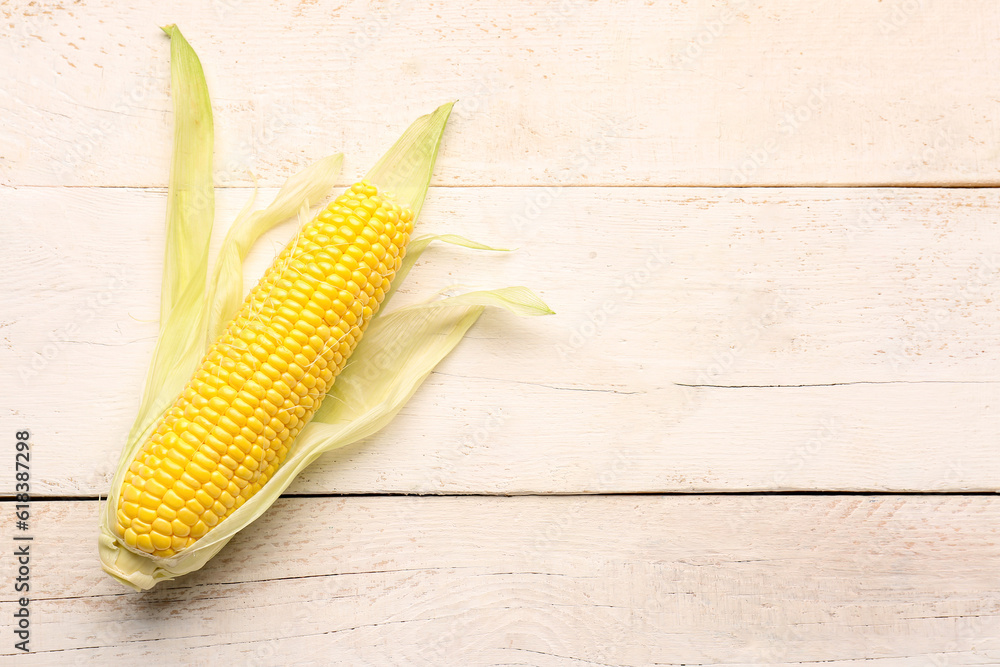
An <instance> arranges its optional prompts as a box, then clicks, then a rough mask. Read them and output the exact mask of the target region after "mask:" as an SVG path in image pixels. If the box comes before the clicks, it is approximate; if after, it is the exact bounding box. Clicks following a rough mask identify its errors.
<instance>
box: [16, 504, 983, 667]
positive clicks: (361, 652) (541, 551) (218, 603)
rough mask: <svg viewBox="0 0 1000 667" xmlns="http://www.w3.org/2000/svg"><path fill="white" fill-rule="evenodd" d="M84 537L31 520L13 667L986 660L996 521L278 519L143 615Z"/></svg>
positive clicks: (73, 507) (476, 508)
mask: <svg viewBox="0 0 1000 667" xmlns="http://www.w3.org/2000/svg"><path fill="white" fill-rule="evenodd" d="M8 504H9V503H3V504H2V506H3V507H2V508H3V509H4V511H5V512H6V511H7V510H8V507H7V505H8ZM96 515H97V503H95V502H59V503H51V502H38V503H36V504H35V516H34V519H33V525H34V528H33V535H34V537H35V540H34V542H33V543H32V547H31V548H32V549H33V554H34V556H33V559H32V565H31V567H32V570H31V575H30V576H31V582H32V585H33V587H32V600H31V602H30V609H31V618H32V623H33V625H32V635H31V637H32V639H31V646H32V649H33V650H34V651H35V652H36V653H35V654H34V655H32V656H24V657H22V658H21V660H20V661H19V662H18V664H25V665H32V664H78V663H87V664H114V663H118V662H121V661H126V660H130V661H139V660H142V661H144V662H150V663H154V664H155V663H167V664H192V663H201V662H203V661H204V660H206V656H211V657H212V661H213V662H221V663H224V664H245V665H252V664H257V665H273V664H278V663H280V664H331V662H332V663H335V664H373V665H388V664H393V665H395V664H399V665H425V664H426V665H442V664H448V665H452V664H454V665H510V664H520V665H539V666H543V665H544V666H553V665H557V666H559V667H563V666H568V665H592V664H601V665H604V664H611V665H628V666H631V665H652V664H663V665H682V664H688V665H690V664H699V665H763V664H766V665H812V664H816V663H823V664H832V665H837V666H840V665H856V664H862V662H864V664H884V665H893V666H894V667H911V666H912V667H916V666H918V665H920V666H923V665H939V664H941V665H945V664H946V665H987V664H991V663H992V662H993V661H994V660H995V658H996V656H997V655H1000V639H998V637H1000V594H998V593H997V591H998V589H1000V575H998V574H997V572H998V568H997V567H996V564H997V562H998V559H1000V547H998V543H1000V527H998V526H1000V500H998V499H997V498H994V497H988V496H978V497H965V498H959V497H899V496H888V497H886V496H882V497H858V496H850V497H837V496H812V497H810V496H770V497H748V496H730V497H690V496H673V497H669V496H668V497H655V496H642V497H624V496H623V497H608V496H604V497H548V498H538V497H519V498H482V497H467V498H456V497H445V498H385V497H382V498H347V499H319V498H309V499H285V500H282V501H280V502H279V503H278V504H277V505H276V506H275V507H274V508H272V510H271V511H270V512H269V513H268V514H267V515H266V516H265V517H264V518H263V519H261V520H260V521H259V522H258V523H257V524H255V525H254V526H252V527H251V528H250V529H248V530H246V531H245V532H244V533H243V534H241V535H240V536H238V537H237V539H236V540H234V542H233V543H231V544H230V546H228V547H227V548H226V549H225V550H224V551H223V552H222V553H221V554H220V555H219V556H218V557H217V558H216V559H215V560H214V561H213V562H212V563H210V564H209V565H208V566H207V567H206V568H205V569H204V570H202V571H200V572H198V573H195V574H193V575H191V576H189V577H187V578H184V579H182V580H179V581H175V582H170V583H167V584H165V585H162V586H161V587H158V588H157V589H156V590H154V591H152V592H150V593H146V594H138V593H132V592H126V589H124V588H123V587H122V586H121V585H119V584H118V583H116V582H114V581H113V580H111V579H110V578H109V577H107V576H106V575H104V574H103V573H102V572H101V571H100V569H99V567H98V566H97V562H96V556H95V550H94V540H95V539H96V538H95V529H96ZM4 526H5V527H4V529H3V530H4V538H5V540H7V541H8V543H9V539H10V535H9V531H10V530H11V528H10V523H9V522H5V524H4ZM0 590H2V592H0V601H2V602H3V603H4V606H5V607H6V609H8V610H10V609H11V608H12V607H11V605H10V602H11V601H12V599H13V593H12V592H11V591H10V588H9V586H3V587H2V589H0ZM12 652H13V648H12V646H11V642H10V641H5V642H3V643H2V644H0V655H9V654H11V653H12ZM865 661H867V662H865Z"/></svg>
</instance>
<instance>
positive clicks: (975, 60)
mask: <svg viewBox="0 0 1000 667" xmlns="http://www.w3.org/2000/svg"><path fill="white" fill-rule="evenodd" d="M146 5H147V3H139V2H112V0H104V1H103V2H102V1H100V0H82V1H79V0H78V1H77V2H69V1H68V0H65V1H64V2H62V3H54V2H47V1H45V0H37V1H35V2H24V1H21V0H18V1H15V2H5V3H3V4H0V14H2V16H0V118H2V122H0V215H2V222H0V234H2V236H0V243H2V245H0V247H2V248H3V250H4V262H3V269H2V271H0V294H2V297H0V304H2V307H0V424H2V426H0V428H2V429H4V431H3V432H4V433H5V434H6V435H5V436H0V440H2V439H3V438H6V441H7V442H8V443H9V446H8V447H7V449H6V450H5V451H7V452H8V454H7V456H9V459H10V461H11V462H12V460H13V446H12V443H13V434H14V432H15V431H16V430H19V429H23V428H29V429H31V431H32V434H33V441H34V446H35V448H34V451H33V475H34V480H33V481H34V490H35V493H36V500H35V502H34V511H35V516H34V518H33V525H34V535H35V539H36V542H35V553H36V558H35V560H34V562H33V564H32V565H33V571H32V574H33V585H34V587H33V590H32V602H31V605H32V606H31V609H32V619H33V623H34V625H33V635H32V647H33V649H34V653H33V655H30V656H18V657H17V658H16V662H17V664H21V663H22V662H23V663H24V664H26V665H27V664H38V665H66V664H97V665H107V664H117V663H119V662H124V661H132V662H137V661H139V660H142V661H145V662H150V663H155V664H164V665H172V664H199V665H200V664H209V663H217V662H219V661H227V662H229V663H231V664H254V665H284V664H315V665H327V664H338V665H339V664H343V665H418V664H427V665H538V666H545V667H549V666H552V667H569V666H571V665H572V666H578V665H579V666H584V665H615V666H637V665H653V664H656V665H682V664H688V665H690V664H698V665H705V666H708V665H813V664H818V663H822V664H824V665H831V666H836V667H841V666H845V665H860V664H864V665H880V666H882V665H885V666H896V665H900V666H905V667H910V666H914V667H916V666H918V665H919V666H924V665H927V666H934V667H940V666H942V665H956V666H957V665H962V666H966V665H996V664H1000V592H998V591H1000V499H997V498H996V497H995V496H994V495H993V492H995V491H997V490H998V489H1000V456H998V454H1000V447H998V445H1000V442H998V440H1000V435H998V433H1000V382H998V379H997V378H998V376H1000V346H998V345H997V340H998V336H1000V318H998V317H997V314H996V312H997V304H998V302H1000V287H998V278H1000V228H998V220H1000V215H998V214H1000V189H994V187H995V186H997V185H998V183H1000V127H998V121H1000V77H997V75H996V73H997V72H998V71H1000V4H997V3H995V2H992V1H991V0H966V1H965V2H957V1H956V0H882V1H881V2H877V1H876V0H841V1H837V2H834V1H833V0H826V1H820V2H813V3H802V2H797V1H794V0H772V1H769V2H766V1H764V0H755V1H751V0H729V1H726V0H716V1H714V2H711V1H709V0H705V1H700V2H682V1H676V2H660V1H656V2H640V1H636V0H618V1H614V2H603V1H593V0H562V1H561V2H553V3H513V2H498V1H497V0H483V1H481V2H475V1H473V2H463V3H441V2H419V3H418V2H408V1H406V0H402V1H399V2H393V1H391V0H390V1H388V2H360V1H355V0H343V1H342V2H338V3H329V2H324V1H323V0H312V1H310V0H303V1H302V2H295V1H293V0H278V1H264V0H259V1H258V0H212V1H211V2H209V3H205V2H194V1H191V2H185V3H162V4H160V5H157V6H156V8H150V7H148V6H146ZM167 23H177V24H178V25H179V26H180V27H181V29H182V30H183V31H184V34H185V35H186V37H187V38H188V40H189V41H190V42H191V44H192V45H193V46H194V48H195V49H196V50H197V51H198V53H199V55H200V57H201V60H202V62H203V64H204V67H205V71H206V76H207V79H208V83H209V87H210V91H211V95H212V100H213V108H214V110H215V120H216V136H217V138H216V166H217V173H216V181H217V183H218V184H219V185H220V186H222V189H220V191H219V194H218V202H217V222H216V232H217V233H216V237H217V238H216V244H217V243H218V242H219V241H220V240H221V237H222V236H223V234H224V232H225V227H226V225H227V224H228V222H229V221H231V220H232V218H233V216H234V215H235V213H236V212H237V211H238V210H239V209H240V208H241V207H242V206H243V204H244V202H245V201H246V199H247V197H248V196H249V193H250V189H251V186H252V183H253V181H252V177H251V175H250V174H251V173H252V174H253V175H255V176H256V177H257V179H258V182H259V183H260V185H261V186H262V189H261V195H262V197H264V198H266V197H267V196H269V195H272V194H273V193H274V192H275V188H276V186H278V185H280V183H281V182H282V181H283V180H284V178H286V177H287V176H288V175H289V174H290V173H291V172H293V171H294V170H297V169H299V168H301V167H303V166H305V165H306V164H308V163H309V162H310V161H312V160H314V159H316V158H319V157H321V156H323V155H327V154H329V153H332V152H336V151H341V150H342V151H344V152H345V153H347V160H346V162H345V172H344V176H343V179H344V182H345V183H346V182H348V181H349V180H350V179H353V178H356V177H357V176H359V175H361V174H363V173H364V172H365V171H366V170H367V168H368V167H369V166H370V165H371V164H372V163H373V162H374V160H375V159H377V157H378V156H379V155H380V153H381V152H382V151H383V150H384V149H385V148H386V147H388V146H389V145H390V144H391V142H392V141H393V140H394V139H395V138H396V136H398V134H399V133H400V132H401V131H402V129H403V128H405V126H406V125H407V124H408V123H409V122H410V121H411V120H412V119H413V118H415V117H416V116H418V115H420V114H422V113H426V112H428V111H429V110H431V109H432V108H434V107H435V106H437V105H438V104H440V103H443V102H445V101H447V100H450V99H455V98H457V99H459V100H460V101H459V103H458V104H457V105H456V108H455V112H454V114H453V116H452V120H451V123H450V125H449V128H448V130H447V134H446V136H445V141H444V145H443V149H442V151H441V156H440V159H439V162H438V167H437V170H436V172H435V177H434V180H433V186H434V187H432V189H431V191H430V193H429V195H428V200H427V205H426V207H425V209H424V212H423V214H422V216H421V221H420V227H421V229H422V230H423V231H425V232H437V231H450V232H455V233H460V234H464V235H466V236H469V237H471V238H475V239H477V240H481V241H484V242H489V243H493V244H496V245H508V246H516V247H518V248H519V249H518V250H517V251H516V252H514V253H512V254H510V255H509V256H502V257H498V256H483V255H476V254H472V253H470V252H468V251H464V250H461V251H460V250H456V249H451V248H439V249H435V250H433V251H431V252H429V253H428V254H427V255H426V256H425V257H426V259H425V260H423V261H422V262H421V263H420V265H419V266H418V268H417V270H416V271H414V273H413V274H411V276H410V279H409V280H408V281H407V283H406V285H405V287H404V288H403V291H402V292H401V295H400V298H401V300H406V299H411V300H415V299H417V298H419V297H421V296H422V295H426V294H428V293H431V292H433V291H435V290H437V289H440V288H442V287H444V286H447V285H449V284H453V283H456V282H460V283H462V284H464V285H469V286H502V285H506V284H528V285H530V286H532V287H534V288H535V289H537V291H538V292H539V293H540V294H542V296H543V297H544V298H545V299H546V301H547V302H548V303H549V304H550V305H551V306H552V307H553V308H554V309H555V310H556V311H557V312H558V315H557V316H555V317H549V318H539V319H531V320H517V319H515V318H513V317H511V316H509V315H506V314H502V313H488V314H486V315H485V316H484V317H483V318H482V320H481V321H480V322H479V323H478V324H477V325H476V326H475V327H474V328H473V329H472V331H471V332H470V335H469V337H468V339H467V340H466V341H465V342H463V343H462V344H461V345H460V346H459V348H458V349H457V350H456V351H455V353H454V354H453V355H452V356H451V357H449V358H448V359H447V360H446V361H445V362H444V363H443V364H442V365H441V366H440V367H439V368H438V371H437V372H436V373H435V374H434V375H432V376H431V378H430V379H429V380H428V382H427V383H426V385H425V386H424V387H423V388H422V389H421V390H420V391H419V392H418V394H417V395H416V396H415V397H414V399H413V400H412V401H411V403H410V404H409V405H408V406H407V408H406V409H405V410H403V412H402V413H401V414H400V415H399V417H398V418H397V419H396V421H395V422H394V423H393V424H392V425H391V426H390V427H388V428H387V429H385V430H384V431H383V432H381V433H379V434H377V435H376V436H374V437H372V438H370V439H368V440H367V441H365V442H363V443H361V444H360V445H358V446H356V447H353V448H351V449H350V450H348V451H345V452H343V453H341V454H339V455H336V456H328V457H326V458H324V459H321V460H320V461H319V462H317V463H316V464H315V465H314V466H313V468H311V469H310V470H309V471H307V473H306V474H304V475H303V476H302V477H301V478H300V479H299V480H298V481H297V482H296V483H295V484H294V485H293V487H292V488H291V489H290V494H289V496H290V497H288V498H287V499H284V500H282V501H280V502H279V504H278V505H277V506H276V507H275V508H274V510H272V511H271V513H269V514H268V515H267V516H266V517H264V518H263V519H262V520H261V521H259V522H258V523H257V524H255V525H254V526H252V527H251V528H249V529H247V530H246V531H245V532H244V533H242V534H241V535H240V536H239V537H238V538H237V539H236V540H234V541H233V543H232V544H231V545H230V546H228V547H227V548H226V549H225V550H224V552H223V553H222V554H220V556H218V557H217V558H216V559H215V561H213V562H212V563H211V564H210V565H209V566H208V567H207V568H205V569H204V570H203V571H201V572H199V573H196V574H194V575H191V576H189V577H186V578H184V579H181V580H179V581H176V582H171V583H168V584H165V585H162V586H160V587H158V588H157V589H156V590H154V591H153V592H150V593H145V594H137V593H131V592H129V591H127V590H126V589H124V588H122V587H121V586H120V585H119V584H117V583H115V582H114V581H112V580H111V579H110V578H109V577H107V576H106V575H104V574H103V573H102V572H101V571H100V567H99V563H98V560H97V555H96V548H95V546H96V525H97V511H98V507H99V502H98V496H99V495H101V494H104V493H106V491H107V488H108V485H109V481H110V476H111V474H112V470H113V467H114V464H115V459H116V457H117V454H118V451H119V449H120V447H121V445H122V444H123V441H124V437H125V435H126V432H127V429H128V427H129V425H130V423H131V420H132V418H133V417H134V413H135V410H136V407H137V402H138V398H137V397H138V394H139V392H140V390H141V386H142V382H143V377H144V373H145V369H146V366H147V364H148V361H149V357H150V353H151V350H152V346H153V344H154V341H155V334H156V329H157V323H156V321H155V319H156V317H157V313H158V290H159V275H160V271H161V266H162V252H163V241H164V239H163V218H164V211H165V186H166V179H167V174H168V165H169V151H170V146H171V132H172V125H171V106H170V105H171V102H170V97H169V42H168V40H167V38H166V37H165V36H164V35H163V34H162V32H160V30H159V29H158V27H157V26H159V25H163V24H167ZM290 231H291V227H290V226H287V225H286V226H284V227H282V228H279V229H277V230H275V231H274V233H272V234H271V235H270V236H269V237H268V238H267V239H266V240H265V241H264V242H263V243H261V244H260V246H258V248H257V249H256V250H255V252H254V254H253V256H252V261H251V262H250V265H249V267H248V275H249V276H254V275H258V274H259V273H260V271H261V270H262V269H263V268H264V267H265V266H266V265H267V264H268V262H269V261H270V259H271V257H273V254H274V252H275V249H276V248H278V247H279V246H280V245H281V243H282V242H283V241H284V240H285V239H287V238H288V237H289V235H290ZM12 488H13V476H12V465H0V494H3V497H4V498H6V500H3V501H2V502H0V511H2V512H3V520H2V522H0V525H2V526H3V529H2V530H3V533H2V536H0V539H3V543H4V544H10V536H11V533H12V532H13V528H12V525H11V524H12V520H11V515H12V510H13V508H12V504H13V503H12V502H11V501H10V490H11V489H12ZM8 551H10V549H8V548H7V547H0V553H7V552H8ZM0 562H2V563H3V565H2V566H0V618H2V620H0V629H2V632H0V662H5V661H7V660H11V661H13V660H14V659H12V658H10V656H11V655H12V654H14V653H15V651H14V649H13V641H14V640H13V638H12V635H11V632H10V629H9V625H10V620H11V619H10V614H9V613H8V612H12V610H13V605H12V602H13V600H14V599H15V598H16V597H17V596H16V595H15V594H14V593H13V592H12V583H11V582H12V579H13V574H12V573H13V571H14V568H13V563H12V560H11V558H10V557H9V556H5V557H4V558H3V559H2V560H0Z"/></svg>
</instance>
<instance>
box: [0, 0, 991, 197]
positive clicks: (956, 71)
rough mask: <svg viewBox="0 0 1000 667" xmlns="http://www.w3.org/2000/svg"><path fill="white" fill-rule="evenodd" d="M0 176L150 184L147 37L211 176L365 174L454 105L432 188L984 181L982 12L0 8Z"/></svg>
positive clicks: (153, 69)
mask: <svg viewBox="0 0 1000 667" xmlns="http://www.w3.org/2000/svg"><path fill="white" fill-rule="evenodd" d="M0 12H2V20H0V61H2V62H3V63H4V65H5V66H4V67H3V68H2V70H0V113H2V114H3V117H4V131H3V132H2V133H0V182H3V183H6V184H13V185H57V186H62V185H111V186H123V185H128V186H163V185H165V184H166V178H167V173H168V169H167V167H168V158H169V148H170V136H171V135H170V133H171V119H170V113H169V110H170V102H169V97H168V78H169V77H168V57H169V48H168V42H167V40H166V38H165V37H164V36H163V34H162V33H161V32H160V30H159V29H158V28H157V26H159V25H164V24H168V23H177V24H178V25H179V26H181V28H182V30H183V31H184V33H185V35H186V36H187V37H188V39H189V41H190V42H191V43H192V45H194V47H195V49H196V50H197V52H198V53H199V55H200V57H201V59H202V61H203V62H204V64H205V70H206V75H207V78H208V83H209V88H210V90H211V94H212V99H213V100H214V104H213V106H214V109H215V112H216V128H217V133H218V135H217V136H218V139H217V145H216V149H217V176H218V180H219V182H223V183H230V184H238V183H242V184H249V183H250V177H249V175H248V171H251V170H252V171H253V172H254V173H255V174H257V175H258V176H259V177H260V178H261V179H262V181H261V182H262V183H264V184H270V185H277V184H279V183H280V182H281V180H282V179H283V177H284V174H285V173H286V171H287V168H288V165H289V163H291V162H295V163H299V162H301V161H304V160H312V159H316V158H318V157H320V156H323V155H326V154H329V153H331V152H335V151H338V150H343V151H345V152H346V153H347V154H348V157H349V162H348V165H347V173H349V174H351V175H352V177H353V176H356V175H359V174H362V173H364V172H365V171H366V170H367V169H368V167H369V166H370V165H371V164H373V163H374V161H375V160H376V159H377V157H378V156H379V155H380V154H381V152H382V151H383V150H384V149H385V148H386V147H387V146H388V145H389V144H391V142H392V141H393V140H394V139H395V137H396V136H397V135H398V133H399V132H400V131H401V130H402V129H403V128H404V127H406V125H407V124H409V122H410V121H411V120H412V119H413V118H414V117H415V116H417V115H419V114H421V113H427V112H428V111H429V110H431V109H433V108H434V107H436V106H437V105H438V104H441V103H443V102H446V101H448V100H451V99H459V100H460V102H459V105H458V106H457V107H456V112H455V117H454V119H453V120H452V126H451V127H450V128H449V131H448V138H447V141H446V143H445V147H444V150H443V152H442V156H441V160H440V163H439V165H438V168H437V170H436V171H435V176H434V179H435V183H437V184H448V185H534V184H538V185H551V184H556V183H558V184H576V185H580V184H585V185H600V184H609V185H623V184H627V185H665V184H669V185H723V186H729V185H744V184H773V185H800V184H863V185H865V184H905V183H909V184H913V183H919V184H955V183H962V184H967V183H978V184H993V183H997V182H998V176H1000V151H998V150H997V148H996V147H997V146H998V145H1000V128H998V124H997V119H998V117H1000V83H998V82H997V77H996V76H995V72H996V71H997V70H998V68H1000V50H998V49H997V46H998V39H1000V34H998V32H997V30H996V26H997V24H998V23H1000V5H998V4H997V3H995V2H993V1H992V0H971V1H964V2H960V1H959V0H934V1H933V2H932V1H931V0H886V1H885V2H871V1H870V0H847V1H844V2H822V3H801V2H797V1H796V0H780V1H776V2H768V3H755V2H749V1H748V0H726V1H722V0H720V1H716V2H697V3H696V2H690V3H689V2H683V1H681V0H671V1H668V2H643V1H641V0H619V1H616V2H589V1H583V0H564V1H563V2H559V3H546V4H544V5H541V6H539V5H536V4H533V3H505V2H498V1H497V0H482V1H479V2H463V3H459V4H455V3H442V2H410V1H408V0H385V1H379V2H365V1H361V0H348V1H345V2H343V3H337V4H331V3H324V2H309V1H302V2H300V1H298V0H281V1H279V2H274V1H272V0H212V2H211V3H208V4H206V3H204V2H197V1H194V0H188V1H187V2H179V3H169V4H163V5H154V6H150V5H149V4H148V3H140V2H117V1H112V0H88V1H87V2H85V3H79V2H77V3H63V4H58V3H57V4H53V3H36V2H28V1H26V0H18V1H15V2H8V3H4V5H3V7H2V8H0Z"/></svg>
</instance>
